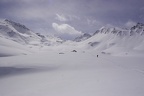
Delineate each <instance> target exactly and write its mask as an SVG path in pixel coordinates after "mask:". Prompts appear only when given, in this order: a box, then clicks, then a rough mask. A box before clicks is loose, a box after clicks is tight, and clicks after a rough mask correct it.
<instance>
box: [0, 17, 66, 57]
mask: <svg viewBox="0 0 144 96" xmlns="http://www.w3.org/2000/svg"><path fill="white" fill-rule="evenodd" d="M63 42H64V41H63V40H62V39H60V38H58V37H55V36H46V35H42V34H40V33H34V32H33V31H31V30H30V29H29V28H27V27H26V26H25V25H22V24H20V23H16V22H14V21H11V20H8V19H5V20H0V56H12V55H18V54H27V53H31V52H33V51H34V50H35V51H38V49H39V48H41V47H42V46H51V45H59V44H61V43H63ZM33 47H34V48H36V49H32V48H33Z"/></svg>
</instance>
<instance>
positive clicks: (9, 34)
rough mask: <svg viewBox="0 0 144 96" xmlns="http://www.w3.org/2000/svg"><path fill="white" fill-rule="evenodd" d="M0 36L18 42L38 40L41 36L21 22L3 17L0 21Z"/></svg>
mask: <svg viewBox="0 0 144 96" xmlns="http://www.w3.org/2000/svg"><path fill="white" fill-rule="evenodd" d="M0 36H1V37H5V38H7V39H10V40H13V41H16V42H18V43H20V44H30V43H31V42H33V41H35V42H36V41H37V42H39V41H40V40H41V38H40V37H39V36H37V35H36V34H35V33H34V32H32V31H31V30H30V29H28V28H27V27H25V26H24V25H22V24H19V23H16V22H13V21H10V20H7V19H5V20H4V21H0Z"/></svg>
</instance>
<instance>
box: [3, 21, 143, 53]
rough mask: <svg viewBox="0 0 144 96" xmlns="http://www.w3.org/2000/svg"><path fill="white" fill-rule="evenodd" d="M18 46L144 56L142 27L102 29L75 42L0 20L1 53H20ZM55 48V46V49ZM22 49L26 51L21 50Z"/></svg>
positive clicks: (86, 34)
mask: <svg viewBox="0 0 144 96" xmlns="http://www.w3.org/2000/svg"><path fill="white" fill-rule="evenodd" d="M14 45H16V46H14ZM21 45H31V46H33V45H34V46H38V47H37V48H41V47H44V46H45V48H48V47H46V46H51V48H52V49H60V50H61V49H62V50H63V49H66V50H67V49H70V50H71V49H77V48H78V49H80V50H96V51H99V52H102V53H103V54H120V53H124V54H128V53H129V52H139V53H144V24H142V23H137V24H136V25H135V26H133V27H131V28H130V29H127V28H118V27H102V28H100V29H99V30H97V31H96V32H95V33H94V34H93V35H90V34H88V33H85V34H83V35H82V36H80V37H77V38H76V39H75V40H74V41H64V40H62V39H61V38H58V37H55V36H48V35H43V34H41V33H34V32H32V31H31V30H30V29H29V28H27V27H26V26H24V25H22V24H20V23H16V22H13V21H10V20H7V19H6V20H4V21H0V48H1V50H5V49H9V50H11V47H15V48H18V49H22V50H23V46H21ZM55 45H56V46H58V47H57V48H55V47H56V46H55ZM2 48H3V49H2ZM49 48H50V47H49ZM24 50H29V49H25V48H24ZM16 51H17V50H16ZM16 51H15V52H16ZM3 52H4V51H3ZM3 52H2V51H1V52H0V54H4V53H3ZM7 52H8V51H7ZM20 52H22V51H20Z"/></svg>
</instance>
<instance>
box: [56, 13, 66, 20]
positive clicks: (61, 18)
mask: <svg viewBox="0 0 144 96" xmlns="http://www.w3.org/2000/svg"><path fill="white" fill-rule="evenodd" d="M56 19H57V20H59V21H68V19H67V18H66V17H65V16H64V15H63V14H62V15H59V14H56Z"/></svg>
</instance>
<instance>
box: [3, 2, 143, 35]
mask: <svg viewBox="0 0 144 96" xmlns="http://www.w3.org/2000/svg"><path fill="white" fill-rule="evenodd" d="M0 18H2V19H4V18H7V19H10V20H13V21H16V22H19V23H22V24H24V25H26V26H27V27H28V28H30V29H32V30H33V31H35V32H40V33H48V34H57V35H59V36H63V37H65V38H73V37H74V36H77V35H81V34H82V32H84V33H86V32H88V33H93V32H95V31H96V30H97V29H99V28H100V27H102V26H104V25H114V26H132V25H133V24H135V23H136V22H141V23H144V0H0Z"/></svg>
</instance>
